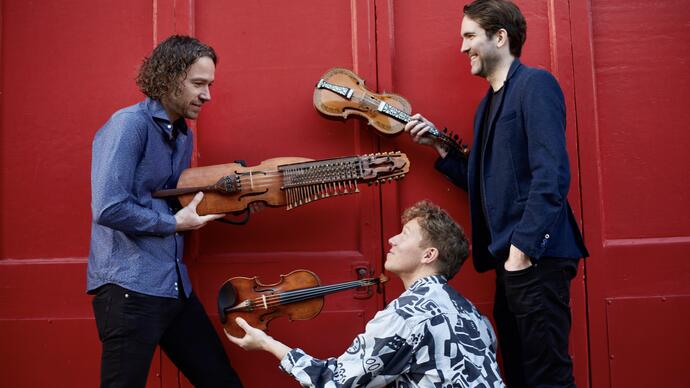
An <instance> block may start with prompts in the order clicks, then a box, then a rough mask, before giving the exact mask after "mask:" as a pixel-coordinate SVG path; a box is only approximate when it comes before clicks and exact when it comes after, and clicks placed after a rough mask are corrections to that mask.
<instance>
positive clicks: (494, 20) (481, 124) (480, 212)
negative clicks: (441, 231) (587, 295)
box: [405, 0, 588, 387]
mask: <svg viewBox="0 0 690 388" xmlns="http://www.w3.org/2000/svg"><path fill="white" fill-rule="evenodd" d="M463 11H464V17H463V20H462V27H461V33H462V49H461V51H462V52H463V53H465V54H467V55H468V56H469V58H470V63H471V70H472V74H474V75H477V76H480V77H483V78H485V79H486V80H487V81H488V82H489V84H490V88H489V90H488V92H487V94H486V96H485V97H484V99H483V100H482V101H481V103H480V104H479V107H478V108H477V112H476V114H475V118H474V144H473V146H472V151H471V152H470V154H469V157H468V158H467V159H466V158H465V157H464V156H463V155H461V154H460V153H458V152H455V151H450V152H449V151H448V150H446V149H445V148H444V147H443V145H442V144H441V143H440V142H437V141H436V140H435V139H434V138H432V137H431V136H428V135H427V134H426V133H427V131H429V130H430V128H431V127H433V124H432V123H431V122H429V121H428V120H427V119H426V118H424V117H422V116H421V115H419V114H416V115H414V116H413V120H412V121H410V122H409V123H408V124H407V125H406V127H405V130H406V131H408V132H409V133H410V135H411V136H412V137H413V139H414V140H415V141H416V142H417V143H420V144H426V145H430V146H433V147H434V148H435V149H436V150H437V152H438V153H439V155H440V158H439V159H438V160H437V162H436V168H437V169H438V170H439V171H441V172H442V173H443V174H445V175H446V176H447V177H448V178H450V179H451V180H452V181H453V182H454V183H455V184H456V185H458V186H460V187H462V188H463V189H465V190H467V191H468V194H469V201H470V214H471V221H472V256H473V261H474V265H475V268H476V269H477V270H478V271H479V272H484V271H487V270H491V269H495V270H496V299H495V304H494V318H495V321H496V326H497V331H498V334H499V347H500V348H501V353H502V355H503V363H504V371H505V374H506V376H505V377H506V382H507V383H508V385H509V386H510V387H537V386H543V387H545V386H549V387H571V386H574V379H573V374H572V361H571V359H570V356H569V354H568V335H569V332H570V322H571V315H570V305H569V297H570V281H571V280H572V278H573V277H574V276H575V274H576V272H577V263H578V260H579V258H580V257H586V256H588V253H587V249H586V248H585V246H584V243H583V241H582V235H581V234H580V231H579V229H578V225H577V223H576V221H575V218H574V216H573V213H572V210H571V209H570V206H569V205H568V201H567V194H568V188H569V186H570V169H569V162H568V154H567V151H566V142H565V104H564V98H563V93H562V91H561V88H560V87H559V85H558V82H557V81H556V79H555V78H554V77H553V76H552V75H551V74H550V73H548V72H547V71H544V70H540V69H535V68H531V67H528V66H526V65H523V64H522V63H520V61H519V59H518V58H519V57H520V53H521V49H522V45H523V44H524V42H525V37H526V22H525V19H524V16H523V15H522V13H521V12H520V10H519V9H518V7H517V6H515V5H514V4H513V3H511V2H509V1H506V0H475V1H474V2H472V3H471V4H468V5H466V6H465V7H464V10H463Z"/></svg>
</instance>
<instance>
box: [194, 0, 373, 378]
mask: <svg viewBox="0 0 690 388" xmlns="http://www.w3.org/2000/svg"><path fill="white" fill-rule="evenodd" d="M195 7H196V8H195V15H196V17H195V31H196V35H197V36H198V37H199V38H200V39H201V40H202V41H206V42H209V43H210V44H211V45H212V46H213V47H214V48H215V49H216V50H217V52H218V53H219V55H220V60H219V64H218V67H217V70H216V82H215V84H214V87H213V90H212V96H213V101H212V102H211V103H210V104H209V105H208V109H206V108H205V110H207V112H205V113H204V115H202V116H201V118H200V120H198V122H197V132H196V133H197V147H198V154H197V156H198V157H197V159H196V164H197V165H200V166H201V165H208V164H218V163H228V162H232V161H234V160H239V159H242V160H245V161H246V162H247V165H249V166H252V165H257V164H259V163H260V162H261V161H263V160H266V159H270V158H275V157H284V156H300V157H307V158H312V159H328V158H333V157H339V156H348V155H355V154H363V153H371V152H375V151H376V147H377V138H376V136H375V135H373V134H372V132H371V131H370V130H369V128H365V127H363V125H362V122H361V121H359V120H350V121H347V122H345V121H342V120H326V119H325V118H324V117H322V116H321V115H320V114H318V113H317V111H316V110H315V109H314V108H313V106H312V95H313V90H314V85H315V84H316V82H317V81H318V80H319V79H320V77H321V76H322V75H323V74H324V73H325V72H326V71H327V70H328V69H330V68H331V67H336V66H337V67H345V68H354V69H356V70H355V71H357V72H359V73H360V74H362V76H364V77H367V78H372V77H374V76H375V69H376V68H375V59H376V58H375V47H374V43H375V36H374V24H373V21H374V15H373V11H374V8H373V3H372V2H367V1H356V2H323V1H316V0H313V1H299V2H279V1H273V2H268V3H266V2H227V1H205V2H203V3H202V2H196V3H195ZM360 190H361V192H360V193H359V194H355V195H349V196H342V197H336V198H328V199H323V200H319V201H316V202H313V203H310V204H308V205H305V206H302V207H298V208H296V209H293V210H290V211H286V210H285V209H284V208H276V209H272V208H269V209H265V210H264V211H263V212H261V213H259V214H255V215H253V216H251V219H250V222H249V223H248V224H247V225H244V226H241V227H236V226H228V225H222V224H217V225H210V226H209V227H207V228H205V229H203V230H201V231H200V232H198V233H197V234H196V236H195V239H194V241H193V243H192V245H191V249H190V251H189V252H190V255H189V256H188V257H190V258H192V263H191V265H190V267H191V271H192V273H193V275H194V279H193V280H194V287H195V289H196V292H197V293H198V294H199V295H200V296H201V299H202V301H203V303H204V305H205V306H206V308H207V311H209V313H210V314H211V315H212V319H213V320H214V322H215V323H216V324H217V325H218V326H219V324H218V323H217V321H218V320H217V312H216V310H215V300H216V296H217V292H218V289H219V287H220V285H221V284H222V282H223V281H225V280H226V279H227V278H229V277H232V276H249V277H251V276H260V278H261V281H262V282H264V283H274V282H277V281H278V280H279V276H280V275H281V274H287V273H289V272H291V271H292V270H295V269H300V268H303V269H309V270H311V271H313V272H315V273H316V274H317V275H318V276H319V277H320V279H321V282H322V284H332V283H337V282H344V281H350V280H353V279H356V278H357V274H356V271H355V265H354V264H353V263H361V264H362V265H364V266H365V267H367V268H369V269H370V270H371V272H372V274H373V273H376V274H377V273H379V272H380V270H381V265H380V257H381V243H380V233H381V218H380V205H379V204H380V193H379V190H378V187H377V186H372V187H367V186H366V185H364V186H363V187H361V188H360ZM382 302H383V298H382V296H380V295H377V294H374V295H372V297H370V298H368V299H354V291H345V292H342V293H338V294H334V295H329V296H327V297H326V300H325V306H324V309H323V312H322V313H321V314H320V315H319V316H318V317H317V318H316V319H314V320H311V321H302V322H300V321H298V322H289V321H288V320H287V319H285V318H283V319H278V320H276V321H274V322H273V323H271V326H270V330H269V332H270V333H271V334H272V335H274V336H275V337H276V338H278V339H280V340H281V341H284V342H285V343H287V344H289V345H290V346H299V347H301V348H302V349H304V350H305V351H307V352H309V353H312V354H314V355H316V356H321V357H326V356H337V355H339V354H340V353H342V352H344V351H345V349H346V348H347V347H348V345H349V343H350V341H351V340H352V339H353V338H354V336H355V335H356V334H357V333H359V332H361V331H362V330H363V329H364V323H365V322H366V321H367V320H369V319H370V318H371V317H372V316H373V315H374V314H375V313H376V311H378V309H379V308H380V307H381V306H382ZM305 333H309V335H305ZM334 333H338V334H337V335H335V336H334ZM226 348H227V350H228V352H229V354H230V359H231V362H232V363H233V364H234V365H235V366H236V368H237V370H238V372H239V374H240V376H241V378H242V380H243V382H245V384H246V385H247V386H249V387H258V386H265V384H266V382H267V381H270V382H271V385H275V386H282V385H288V384H289V382H290V380H292V379H291V378H290V377H288V376H286V375H285V374H283V373H281V372H280V371H279V370H278V368H277V362H276V360H275V359H272V356H269V355H266V354H260V353H257V352H245V351H242V350H240V349H239V348H237V347H235V346H234V345H230V344H229V343H227V344H226Z"/></svg>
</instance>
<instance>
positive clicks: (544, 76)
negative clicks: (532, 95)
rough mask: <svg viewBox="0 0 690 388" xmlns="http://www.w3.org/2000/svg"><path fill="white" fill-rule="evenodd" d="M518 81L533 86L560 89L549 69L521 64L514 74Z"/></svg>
mask: <svg viewBox="0 0 690 388" xmlns="http://www.w3.org/2000/svg"><path fill="white" fill-rule="evenodd" d="M516 78H517V79H518V82H519V83H521V84H522V85H525V86H531V87H534V88H544V87H546V88H557V89H559V90H560V86H559V84H558V80H557V79H556V77H554V75H553V74H551V73H550V72H549V71H547V70H544V69H540V68H536V67H531V66H526V65H522V66H521V67H520V71H519V72H518V73H517V74H516Z"/></svg>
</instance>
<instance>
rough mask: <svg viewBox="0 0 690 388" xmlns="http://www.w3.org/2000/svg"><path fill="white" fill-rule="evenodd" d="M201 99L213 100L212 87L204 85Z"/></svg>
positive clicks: (205, 100)
mask: <svg viewBox="0 0 690 388" xmlns="http://www.w3.org/2000/svg"><path fill="white" fill-rule="evenodd" d="M199 99H200V100H201V101H203V102H209V101H211V89H210V88H209V87H208V86H204V88H203V89H202V90H201V94H199Z"/></svg>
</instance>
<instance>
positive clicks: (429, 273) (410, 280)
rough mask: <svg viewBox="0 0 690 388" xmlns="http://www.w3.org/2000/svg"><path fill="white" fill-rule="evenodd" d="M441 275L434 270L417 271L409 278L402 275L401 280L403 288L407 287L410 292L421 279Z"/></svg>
mask: <svg viewBox="0 0 690 388" xmlns="http://www.w3.org/2000/svg"><path fill="white" fill-rule="evenodd" d="M438 274H439V273H438V272H436V271H433V270H420V271H417V272H415V273H413V274H409V275H407V276H405V275H400V280H402V282H403V286H405V289H406V290H409V289H410V287H412V285H413V284H414V283H415V282H416V281H417V280H419V279H422V278H425V277H428V276H434V275H438Z"/></svg>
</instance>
